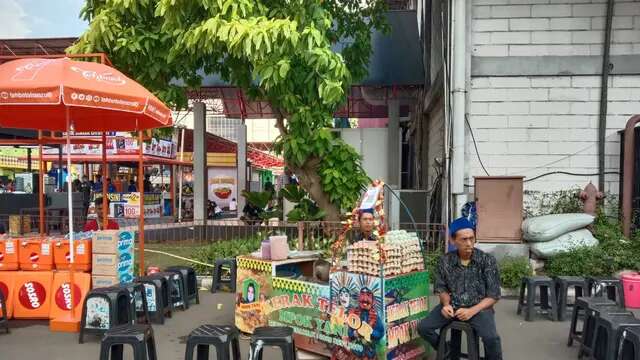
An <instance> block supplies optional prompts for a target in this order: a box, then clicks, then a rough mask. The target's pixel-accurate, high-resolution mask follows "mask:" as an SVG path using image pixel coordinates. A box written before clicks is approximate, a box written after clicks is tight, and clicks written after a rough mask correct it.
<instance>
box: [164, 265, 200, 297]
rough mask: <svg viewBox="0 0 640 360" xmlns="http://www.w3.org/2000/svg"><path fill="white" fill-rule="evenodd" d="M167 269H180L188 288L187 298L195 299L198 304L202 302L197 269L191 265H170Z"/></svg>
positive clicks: (171, 270) (172, 270) (173, 270)
mask: <svg viewBox="0 0 640 360" xmlns="http://www.w3.org/2000/svg"><path fill="white" fill-rule="evenodd" d="M165 271H170V272H175V271H179V272H180V273H181V274H182V278H183V279H184V282H185V284H186V288H187V300H188V301H189V302H191V301H194V300H195V303H196V304H200V296H199V295H198V279H197V277H196V271H195V270H193V268H192V267H189V266H170V267H168V268H167V269H166V270H165Z"/></svg>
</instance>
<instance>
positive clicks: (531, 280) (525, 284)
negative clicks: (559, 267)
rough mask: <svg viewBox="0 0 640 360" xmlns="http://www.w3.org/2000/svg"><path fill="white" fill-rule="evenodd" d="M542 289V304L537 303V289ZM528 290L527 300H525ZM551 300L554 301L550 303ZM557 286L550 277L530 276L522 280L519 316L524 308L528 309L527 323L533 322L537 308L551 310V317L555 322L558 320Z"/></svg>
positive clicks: (526, 313) (525, 317) (525, 316)
mask: <svg viewBox="0 0 640 360" xmlns="http://www.w3.org/2000/svg"><path fill="white" fill-rule="evenodd" d="M537 288H540V303H536V302H535V300H536V289H537ZM525 290H526V295H527V296H526V300H525ZM549 298H551V299H552V301H549ZM556 299H557V298H556V286H555V284H554V282H553V279H551V278H550V277H548V276H529V277H524V278H522V282H521V283H520V298H519V299H518V310H517V314H518V315H520V314H521V313H522V308H523V307H526V312H525V315H524V319H525V321H531V318H532V317H533V312H534V311H535V307H536V306H540V308H541V309H543V310H546V309H549V310H550V311H549V317H550V318H551V320H553V321H557V320H558V302H557V301H556Z"/></svg>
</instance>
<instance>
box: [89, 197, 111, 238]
mask: <svg viewBox="0 0 640 360" xmlns="http://www.w3.org/2000/svg"><path fill="white" fill-rule="evenodd" d="M102 199H103V198H101V197H99V198H97V199H96V200H95V201H94V202H93V203H94V204H95V210H96V215H97V216H96V218H95V219H89V220H87V222H86V223H85V224H84V229H83V231H98V230H119V229H120V225H118V223H117V222H115V221H114V220H111V219H108V221H107V224H106V226H105V224H104V222H103V218H102V206H103V200H102ZM104 199H105V200H104V206H106V207H107V209H108V208H109V199H108V198H104Z"/></svg>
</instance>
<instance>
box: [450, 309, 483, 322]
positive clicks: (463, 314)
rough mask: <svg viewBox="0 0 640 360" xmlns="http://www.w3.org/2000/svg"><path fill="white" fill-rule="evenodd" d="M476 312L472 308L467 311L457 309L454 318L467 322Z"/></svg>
mask: <svg viewBox="0 0 640 360" xmlns="http://www.w3.org/2000/svg"><path fill="white" fill-rule="evenodd" d="M477 313H478V312H477V311H476V310H474V309H473V308H468V309H464V308H462V309H458V310H457V311H456V314H455V316H456V318H458V319H459V320H461V321H469V320H470V319H471V318H472V317H474V316H475V315H476V314H477Z"/></svg>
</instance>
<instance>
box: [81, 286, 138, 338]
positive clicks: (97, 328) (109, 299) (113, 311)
mask: <svg viewBox="0 0 640 360" xmlns="http://www.w3.org/2000/svg"><path fill="white" fill-rule="evenodd" d="M131 321H132V318H131V300H130V295H129V291H128V290H127V289H125V288H122V287H118V286H111V287H105V288H96V289H93V290H91V291H90V292H89V293H88V294H87V296H86V297H85V299H84V303H83V305H82V318H81V319H80V336H79V338H78V342H79V343H80V344H82V343H83V342H84V335H85V334H93V335H103V334H104V333H106V332H107V331H108V330H109V329H111V328H113V327H115V326H118V325H123V324H129V323H130V322H131Z"/></svg>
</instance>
